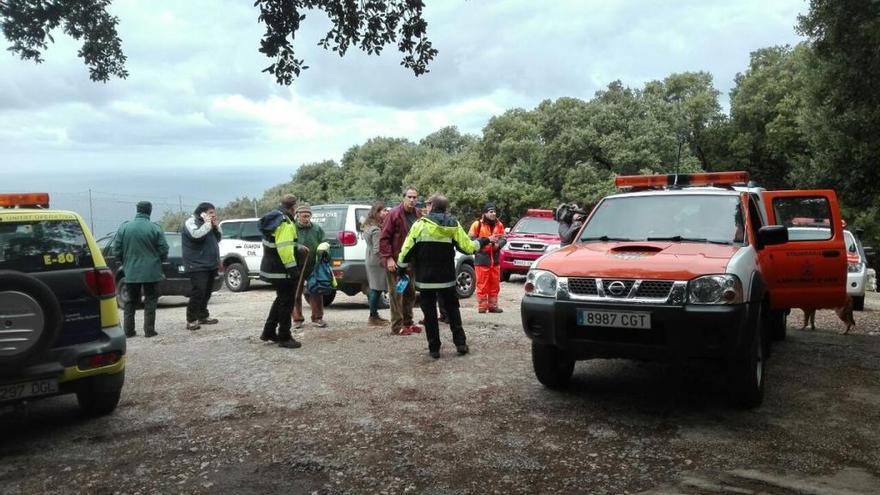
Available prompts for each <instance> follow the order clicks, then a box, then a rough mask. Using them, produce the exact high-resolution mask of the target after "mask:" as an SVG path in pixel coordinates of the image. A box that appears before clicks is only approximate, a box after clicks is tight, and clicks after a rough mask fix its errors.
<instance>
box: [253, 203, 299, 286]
mask: <svg viewBox="0 0 880 495" xmlns="http://www.w3.org/2000/svg"><path fill="white" fill-rule="evenodd" d="M259 228H260V232H261V233H262V234H263V259H262V260H261V261H260V280H262V281H264V282H269V283H273V284H278V283H282V282H284V281H285V280H290V279H293V280H294V281H295V280H297V279H298V278H299V268H298V266H297V263H296V252H297V251H298V249H297V247H298V245H297V244H296V240H297V230H296V224H295V223H294V222H293V219H291V218H290V215H288V214H287V213H286V212H284V211H282V210H281V209H275V210H272V211H270V212H269V213H266V214H265V215H263V218H261V219H260V223H259Z"/></svg>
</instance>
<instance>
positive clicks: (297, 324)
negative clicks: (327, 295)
mask: <svg viewBox="0 0 880 495" xmlns="http://www.w3.org/2000/svg"><path fill="white" fill-rule="evenodd" d="M302 327H303V322H301V321H295V322H293V328H297V329H299V328H302Z"/></svg>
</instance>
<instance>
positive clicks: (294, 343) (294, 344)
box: [278, 338, 302, 349]
mask: <svg viewBox="0 0 880 495" xmlns="http://www.w3.org/2000/svg"><path fill="white" fill-rule="evenodd" d="M278 347H284V348H285V349H299V348H300V347H302V344H301V343H300V341H298V340H296V339H294V338H291V339H289V340H282V341H281V342H278Z"/></svg>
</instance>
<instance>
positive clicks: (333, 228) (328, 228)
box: [312, 206, 348, 238]
mask: <svg viewBox="0 0 880 495" xmlns="http://www.w3.org/2000/svg"><path fill="white" fill-rule="evenodd" d="M347 213H348V208H347V207H345V206H340V207H329V208H320V207H312V221H313V222H315V223H316V224H318V225H320V226H321V228H322V229H324V235H325V236H326V237H328V238H335V237H336V234H337V233H339V232H340V231H342V230H345V215H346V214H347Z"/></svg>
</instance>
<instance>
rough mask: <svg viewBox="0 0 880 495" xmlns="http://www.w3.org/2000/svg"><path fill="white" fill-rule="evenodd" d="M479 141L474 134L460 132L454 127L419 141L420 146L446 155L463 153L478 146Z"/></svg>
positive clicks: (445, 128) (441, 130) (446, 128)
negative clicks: (437, 150) (443, 152)
mask: <svg viewBox="0 0 880 495" xmlns="http://www.w3.org/2000/svg"><path fill="white" fill-rule="evenodd" d="M478 140H479V138H478V137H477V136H474V135H473V134H462V133H460V132H458V127H456V126H454V125H453V126H448V127H444V128H442V129H440V130H439V131H436V132H432V133H431V134H428V135H427V136H425V137H424V138H423V139H422V140H421V141H419V145H421V146H425V147H427V148H435V149H439V150H441V151H445V152H446V153H461V152H463V151H465V150H467V149H468V148H470V147H471V146H473V145H474V144H476V142H477V141H478Z"/></svg>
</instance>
